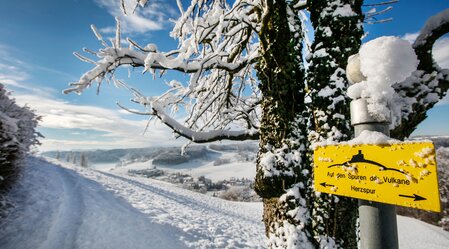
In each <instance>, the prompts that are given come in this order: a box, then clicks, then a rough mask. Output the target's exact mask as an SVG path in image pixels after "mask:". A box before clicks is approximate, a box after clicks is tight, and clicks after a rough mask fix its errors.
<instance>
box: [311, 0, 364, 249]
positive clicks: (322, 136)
mask: <svg viewBox="0 0 449 249" xmlns="http://www.w3.org/2000/svg"><path fill="white" fill-rule="evenodd" d="M362 3H363V1H361V0H340V1H328V0H311V1H309V10H310V18H311V21H312V25H313V27H314V30H315V40H314V42H313V44H312V56H311V59H310V67H309V71H308V79H307V80H308V87H309V89H310V96H311V100H312V102H311V106H310V108H311V112H312V113H313V117H312V120H311V122H310V123H311V132H310V134H309V139H310V142H312V143H313V142H320V141H325V140H327V141H334V142H339V141H344V140H348V139H351V137H352V134H353V132H352V127H351V125H350V116H349V103H350V99H349V97H347V96H346V90H347V87H348V81H347V79H346V73H345V69H346V65H347V60H348V57H349V56H350V55H353V54H356V53H358V50H359V48H360V44H361V37H362V35H363V28H362V21H363V15H362V10H361V6H362ZM357 216H358V212H357V200H356V199H351V198H344V197H336V196H331V195H328V194H324V193H321V194H319V195H318V194H317V195H315V200H314V208H313V219H314V221H313V224H314V227H313V230H314V235H315V237H316V238H317V240H318V241H319V243H320V244H321V246H320V247H325V246H328V247H335V248H357V240H358V239H357V234H356V230H357V227H356V226H357V224H356V222H357Z"/></svg>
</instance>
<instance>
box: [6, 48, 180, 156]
mask: <svg viewBox="0 0 449 249" xmlns="http://www.w3.org/2000/svg"><path fill="white" fill-rule="evenodd" d="M14 53H15V50H14V48H11V47H8V46H6V45H3V44H1V43H0V83H3V84H5V85H6V86H7V89H9V90H11V89H12V88H13V89H14V91H13V94H12V97H13V98H14V99H16V102H17V103H18V104H19V105H25V104H28V105H29V106H30V107H31V108H32V109H34V110H35V111H36V112H37V114H38V115H40V116H42V121H41V122H40V125H39V126H40V127H43V128H49V129H62V130H63V131H65V130H66V131H67V135H68V136H67V138H63V139H62V140H60V139H55V138H54V137H55V136H54V135H53V134H50V133H49V136H51V137H52V138H50V139H49V138H44V139H41V142H42V146H41V147H40V148H39V149H40V150H42V151H45V150H57V149H62V148H63V149H66V150H70V149H93V148H126V147H148V146H153V145H157V146H160V145H173V144H179V145H180V144H182V143H183V142H185V140H176V141H175V140H174V139H170V137H172V133H171V130H170V129H169V128H167V127H166V126H165V125H163V124H161V123H159V122H156V123H152V124H151V125H150V126H149V128H148V130H147V133H146V134H145V135H143V133H144V130H145V127H146V126H147V123H148V122H147V121H146V120H145V117H143V118H142V120H140V121H135V120H132V119H131V118H134V117H135V116H134V115H129V114H128V113H126V114H125V113H124V112H123V110H121V109H120V110H119V109H116V110H111V109H106V108H101V107H96V106H88V105H77V104H72V103H69V102H67V101H63V100H58V99H57V97H55V96H57V95H56V94H57V93H58V92H57V90H55V89H53V88H48V87H45V86H37V85H33V84H30V83H29V82H30V81H31V80H32V77H31V75H30V74H29V73H28V72H29V71H30V70H29V69H30V68H33V67H35V66H33V65H31V64H27V63H25V62H22V61H20V60H18V59H16V58H14V57H13V56H12V55H13V54H14ZM39 70H45V71H46V72H50V73H53V74H54V73H57V74H64V73H63V72H59V71H57V70H52V69H48V68H45V67H39ZM30 73H31V72H30ZM73 129H76V130H75V131H74V130H73ZM79 130H81V131H79ZM50 132H51V130H50ZM77 132H78V133H79V134H73V133H77ZM93 133H96V134H101V135H95V139H96V140H93V138H91V137H89V134H93ZM44 135H45V134H44ZM74 136H76V139H69V137H72V138H73V137H74ZM90 136H92V135H90ZM80 140H84V141H80Z"/></svg>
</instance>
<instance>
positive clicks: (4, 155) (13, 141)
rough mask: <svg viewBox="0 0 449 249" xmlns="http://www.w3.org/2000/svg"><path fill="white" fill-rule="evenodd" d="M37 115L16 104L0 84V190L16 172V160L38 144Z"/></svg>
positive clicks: (10, 180)
mask: <svg viewBox="0 0 449 249" xmlns="http://www.w3.org/2000/svg"><path fill="white" fill-rule="evenodd" d="M38 121H39V117H38V116H37V115H36V114H35V113H34V112H33V111H32V110H31V109H30V108H29V107H27V106H24V107H20V106H18V105H17V104H16V103H15V101H14V99H11V98H9V93H8V91H6V89H5V87H4V86H3V85H2V84H0V191H3V190H5V188H6V187H7V186H8V185H9V184H10V183H11V182H12V180H13V179H14V176H16V175H17V173H18V161H19V160H21V159H22V158H23V157H24V155H25V154H26V153H27V152H28V151H29V150H30V147H31V146H32V145H36V144H39V141H38V140H37V138H38V137H39V136H40V134H39V133H37V132H36V131H35V128H36V126H37V123H38Z"/></svg>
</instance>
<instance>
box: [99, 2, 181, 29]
mask: <svg viewBox="0 0 449 249" xmlns="http://www.w3.org/2000/svg"><path fill="white" fill-rule="evenodd" d="M95 2H96V3H97V4H98V5H99V6H100V7H102V8H105V9H106V10H107V11H108V12H109V14H111V15H112V16H114V17H119V18H120V20H121V28H122V33H134V32H137V33H145V32H148V31H153V30H161V29H164V28H167V27H168V26H169V25H170V21H169V19H170V18H173V17H174V16H175V15H176V14H177V12H176V11H175V9H174V8H173V7H172V6H171V5H169V4H168V3H167V2H165V1H151V2H150V3H148V4H147V6H146V7H145V8H141V7H138V8H135V6H136V3H135V1H134V0H125V6H126V12H127V15H125V14H124V13H123V12H122V10H121V8H120V1H119V0H95ZM100 31H102V32H105V33H113V32H115V27H104V28H101V29H100Z"/></svg>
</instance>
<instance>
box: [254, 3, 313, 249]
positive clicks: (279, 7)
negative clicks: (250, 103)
mask: <svg viewBox="0 0 449 249" xmlns="http://www.w3.org/2000/svg"><path fill="white" fill-rule="evenodd" d="M264 10H265V13H264V16H263V17H262V18H263V21H262V27H261V30H260V33H259V37H260V40H261V48H260V49H261V54H262V58H261V59H260V61H259V62H258V65H257V66H256V70H257V75H258V78H259V80H260V82H261V83H260V89H261V91H262V94H263V101H262V120H261V129H260V148H259V154H258V159H257V175H256V186H255V189H256V191H257V193H258V194H259V195H260V196H261V197H262V198H263V199H264V222H265V226H266V234H267V237H268V246H269V247H270V248H313V247H316V245H315V244H314V242H313V237H312V233H311V231H312V230H311V228H312V226H311V223H310V203H308V200H310V198H308V197H309V195H310V192H311V191H310V188H309V186H310V172H311V169H310V163H309V161H308V157H307V155H306V148H307V136H306V128H307V127H306V122H305V121H306V119H305V118H304V117H303V115H305V110H306V108H305V105H304V88H305V78H304V68H303V62H302V56H301V50H302V45H301V41H302V35H301V22H300V20H299V19H298V18H297V16H296V15H294V14H293V13H290V12H291V11H288V5H287V3H286V2H285V1H275V2H274V1H266V6H265V9H264ZM289 21H290V25H289ZM292 24H293V25H292Z"/></svg>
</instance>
